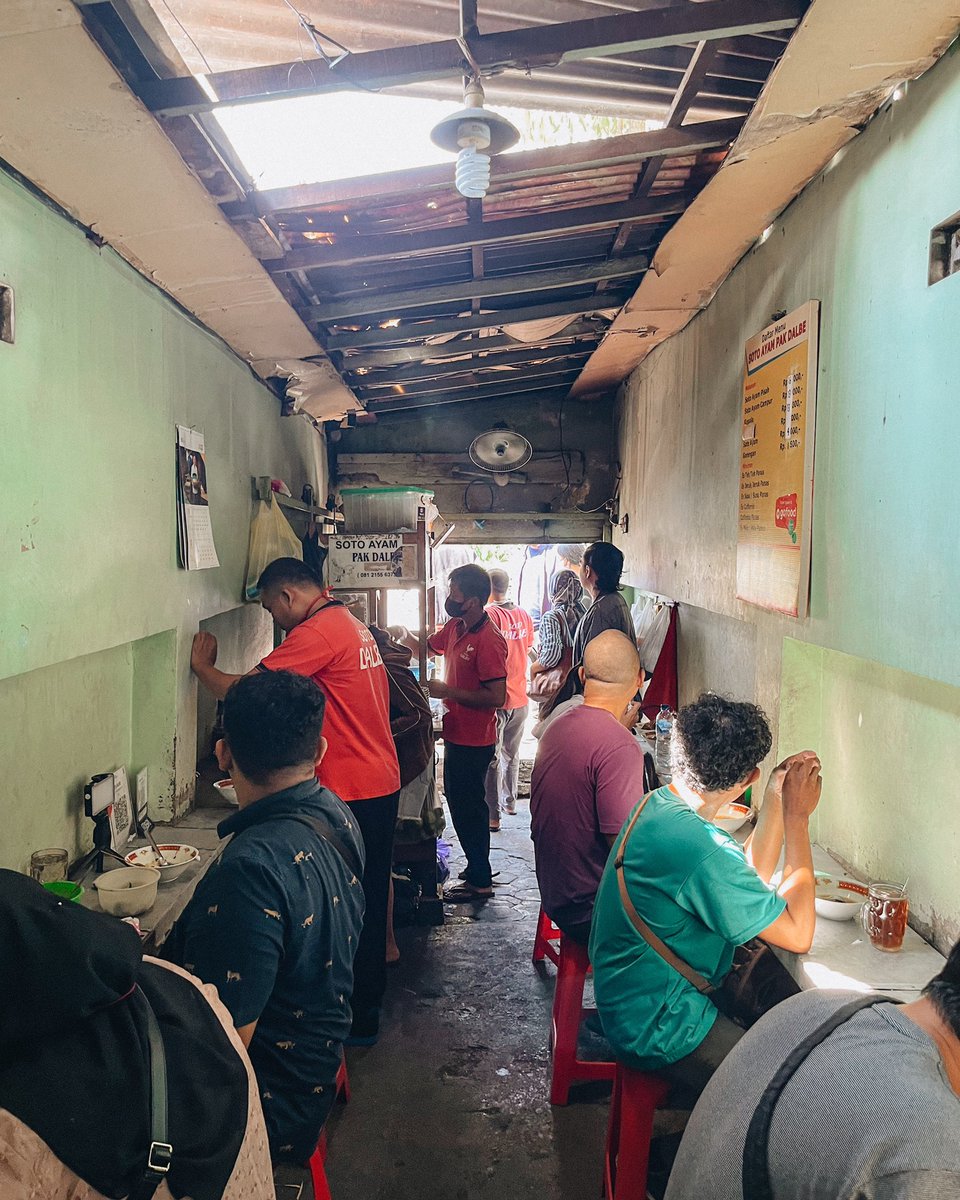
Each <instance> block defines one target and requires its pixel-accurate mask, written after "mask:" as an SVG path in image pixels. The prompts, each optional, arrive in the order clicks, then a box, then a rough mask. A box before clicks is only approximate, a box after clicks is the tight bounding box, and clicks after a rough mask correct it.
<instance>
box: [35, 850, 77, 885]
mask: <svg viewBox="0 0 960 1200" xmlns="http://www.w3.org/2000/svg"><path fill="white" fill-rule="evenodd" d="M68 864H69V855H68V854H67V852H66V850H63V849H60V848H58V847H55V846H50V847H48V848H47V849H46V850H34V852H33V853H32V854H31V855H30V875H31V876H32V877H33V878H34V879H35V880H36V881H37V883H57V882H58V881H59V880H61V879H66V877H67V866H68Z"/></svg>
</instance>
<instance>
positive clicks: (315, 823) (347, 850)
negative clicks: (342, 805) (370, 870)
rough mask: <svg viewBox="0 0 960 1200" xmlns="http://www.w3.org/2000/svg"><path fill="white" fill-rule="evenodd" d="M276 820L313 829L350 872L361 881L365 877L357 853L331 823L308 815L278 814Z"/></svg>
mask: <svg viewBox="0 0 960 1200" xmlns="http://www.w3.org/2000/svg"><path fill="white" fill-rule="evenodd" d="M275 819H276V820H278V821H279V820H281V819H284V820H287V821H299V823H300V824H301V825H306V826H307V828H308V829H312V830H313V832H314V833H315V834H316V835H317V837H320V838H323V840H324V841H325V842H327V843H328V845H330V846H332V847H333V849H334V850H336V852H337V853H338V854H339V855H340V857H341V858H342V859H343V861H344V862H345V863H346V865H347V866H348V867H349V868H350V871H351V872H352V873H353V874H354V875H356V877H357V878H358V879H359V878H360V877H361V876H362V875H363V865H362V864H361V862H360V859H359V858H358V857H357V853H356V851H355V850H354V849H353V847H352V846H348V845H347V843H346V842H345V841H344V840H343V838H341V837H339V836H338V834H337V832H336V830H335V829H334V828H333V825H331V824H330V822H329V821H327V820H324V819H323V818H321V817H310V816H307V814H306V813H277V815H276V818H275Z"/></svg>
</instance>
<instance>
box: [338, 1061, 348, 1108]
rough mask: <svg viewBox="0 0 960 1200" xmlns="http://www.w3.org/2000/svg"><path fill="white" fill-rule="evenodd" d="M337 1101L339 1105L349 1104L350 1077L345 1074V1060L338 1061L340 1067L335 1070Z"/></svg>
mask: <svg viewBox="0 0 960 1200" xmlns="http://www.w3.org/2000/svg"><path fill="white" fill-rule="evenodd" d="M336 1088H337V1099H338V1100H339V1101H340V1103H341V1104H349V1103H350V1076H349V1075H348V1074H347V1060H346V1058H341V1059H340V1067H339V1069H338V1070H337V1082H336Z"/></svg>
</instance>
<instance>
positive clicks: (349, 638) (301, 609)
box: [190, 558, 400, 1045]
mask: <svg viewBox="0 0 960 1200" xmlns="http://www.w3.org/2000/svg"><path fill="white" fill-rule="evenodd" d="M258 587H259V591H260V603H261V604H262V605H263V607H264V608H265V609H266V610H267V611H268V612H269V613H270V615H271V616H272V617H273V619H274V621H276V623H277V624H278V625H279V626H280V628H281V629H283V630H285V631H286V634H287V636H286V638H285V639H284V640H283V642H281V644H280V645H279V646H278V647H277V648H276V649H275V650H273V651H272V652H271V653H270V654H268V655H267V657H266V658H265V659H264V660H263V661H262V662H261V663H259V664H258V665H257V666H256V667H254V671H292V672H293V673H294V674H295V675H306V676H308V677H309V678H311V679H313V680H314V682H315V683H316V684H317V685H318V686H319V688H320V690H321V691H322V692H323V693H324V695H325V696H326V698H327V707H326V717H325V722H324V733H325V735H326V738H327V741H328V744H329V745H328V750H327V753H326V755H325V756H324V758H323V760H322V762H320V763H318V764H317V778H318V779H319V780H320V782H321V783H322V784H323V785H324V787H327V788H329V789H330V791H331V792H333V793H335V795H337V796H339V798H340V799H341V800H344V801H346V803H347V804H349V805H350V810H351V812H352V813H353V815H354V816H355V817H356V818H357V824H358V825H359V827H360V832H361V834H362V835H363V843H364V847H365V850H366V865H365V867H364V872H363V892H364V897H365V899H366V912H365V914H364V918H363V932H362V933H361V935H360V940H359V944H358V946H357V953H356V957H355V959H354V965H353V976H354V982H353V997H352V1000H351V1008H352V1010H353V1028H352V1032H351V1041H352V1042H353V1043H354V1044H361V1045H372V1044H373V1042H374V1041H376V1039H377V1036H378V1034H379V1028H380V1004H381V1001H382V1000H383V993H384V991H385V990H386V985H387V972H386V958H385V952H384V946H385V943H386V936H387V933H386V931H387V893H388V888H389V884H390V870H391V866H392V860H393V833H394V827H395V826H396V821H397V797H398V795H399V791H400V768H399V766H398V764H397V752H396V748H395V746H394V742H393V735H392V734H391V732H390V687H389V682H388V679H387V672H386V670H385V668H384V665H383V660H382V659H381V657H380V650H379V649H378V647H377V643H376V642H375V641H374V638H373V635H372V634H371V633H370V631H369V629H367V627H366V626H365V625H362V624H361V623H360V622H359V621H358V620H357V619H356V617H354V616H353V615H352V614H351V613H349V612H348V611H347V609H346V608H344V606H343V605H342V604H341V603H340V601H339V600H334V599H332V598H331V597H330V595H329V594H328V593H327V592H326V591H325V590H324V588H323V586H322V584H321V583H320V581H319V580H318V579H317V577H316V575H314V573H313V571H311V569H310V568H309V567H307V566H306V565H305V564H304V563H302V562H300V560H299V559H296V558H278V559H276V560H275V561H274V562H272V563H271V564H270V565H269V566H268V567H267V569H266V570H265V571H264V572H263V574H262V575H261V576H260V579H259V582H258ZM216 660H217V641H216V638H215V637H214V636H213V635H212V634H209V633H198V634H197V635H196V637H195V638H194V639H193V652H192V655H191V660H190V665H191V666H192V668H193V671H194V674H195V675H196V676H197V678H198V679H199V680H200V682H201V683H202V684H203V685H204V686H205V687H206V688H207V689H208V690H209V691H211V692H212V693H213V694H214V695H215V696H217V697H218V698H220V699H222V698H223V697H224V696H225V695H226V694H227V691H228V690H229V689H230V687H231V686H232V685H233V684H234V683H235V682H236V680H238V679H239V678H241V677H240V676H239V675H228V674H226V673H225V672H223V671H218V670H217V668H216V665H215V664H216ZM250 674H253V672H250Z"/></svg>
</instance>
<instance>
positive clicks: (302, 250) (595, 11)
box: [86, 0, 804, 412]
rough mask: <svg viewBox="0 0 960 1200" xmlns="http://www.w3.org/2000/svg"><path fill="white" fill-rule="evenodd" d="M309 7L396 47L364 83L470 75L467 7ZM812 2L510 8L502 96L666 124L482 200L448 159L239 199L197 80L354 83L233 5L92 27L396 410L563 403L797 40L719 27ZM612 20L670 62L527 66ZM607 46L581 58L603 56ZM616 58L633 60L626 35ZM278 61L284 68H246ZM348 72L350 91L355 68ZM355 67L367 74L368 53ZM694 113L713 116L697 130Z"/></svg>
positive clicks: (321, 330) (290, 24) (569, 159)
mask: <svg viewBox="0 0 960 1200" xmlns="http://www.w3.org/2000/svg"><path fill="white" fill-rule="evenodd" d="M292 2H293V0H291V3H292ZM300 8H301V11H302V12H303V13H304V15H305V17H306V18H307V19H308V20H309V21H311V22H313V23H314V25H315V26H316V29H317V30H318V31H319V32H320V33H321V34H323V35H325V36H327V37H329V38H333V39H335V40H336V41H337V42H339V43H341V44H342V45H343V46H345V47H347V48H348V49H349V50H351V51H355V52H357V54H358V55H362V54H363V53H365V52H370V51H380V50H383V51H385V52H387V56H388V58H389V59H390V64H391V65H390V67H389V69H387V70H385V72H382V73H381V74H380V75H377V70H378V69H379V63H380V62H381V61H382V60H381V59H379V58H377V57H376V56H374V61H373V62H372V70H373V76H372V77H376V78H395V77H396V76H397V74H398V73H399V75H401V76H402V75H403V72H404V69H405V67H410V69H411V72H412V74H413V75H418V76H420V75H422V74H423V71H422V69H421V64H422V62H423V61H426V60H430V57H431V51H430V46H434V45H446V46H447V47H448V49H447V50H446V51H445V53H446V54H447V58H446V59H445V63H446V66H445V67H444V68H443V69H444V70H446V71H447V73H448V75H449V72H450V67H451V63H452V65H453V66H454V68H458V64H460V63H461V60H460V58H459V57H458V56H459V54H460V50H459V49H458V48H457V43H454V44H453V46H452V53H453V57H452V59H451V57H450V52H449V47H450V41H449V39H451V38H455V37H456V36H457V34H458V32H459V4H458V3H457V2H456V0H434V2H428V3H413V4H407V3H403V4H401V3H399V2H388V0H378V2H375V3H362V4H358V3H356V0H354V2H353V3H342V2H341V3H327V2H326V0H324V3H323V4H321V3H319V0H314V2H312V3H306V2H303V3H302V4H301V5H300ZM803 8H804V3H803V0H712V2H710V3H706V4H703V5H701V4H697V3H685V4H679V5H656V4H653V5H652V4H650V3H634V4H625V5H613V4H608V3H605V2H603V0H599V2H597V3H593V2H591V0H517V3H515V4H513V3H511V5H510V9H509V11H507V10H506V6H505V5H502V4H501V5H498V6H493V5H491V6H487V5H485V4H481V5H480V9H479V13H478V23H479V28H480V35H481V37H480V42H481V43H482V40H483V37H484V36H486V35H487V34H488V33H496V32H497V31H502V30H510V31H519V32H518V33H517V35H516V37H515V38H508V39H507V44H506V45H504V43H503V42H502V41H501V42H498V43H496V53H497V54H500V53H506V55H507V58H508V59H509V60H510V61H512V62H514V64H515V66H516V67H517V68H519V67H520V66H528V67H529V69H527V70H523V69H508V70H505V71H503V72H502V73H494V74H493V75H491V76H486V75H485V76H484V86H485V88H486V91H487V94H488V97H489V98H490V100H491V101H493V102H497V101H500V102H503V103H509V104H514V105H516V104H520V105H523V104H525V103H527V104H529V103H531V102H536V103H542V104H545V105H549V106H550V107H553V108H562V109H565V110H569V111H574V110H580V109H586V110H589V111H593V112H603V111H615V112H616V113H618V114H619V115H632V114H636V113H640V112H642V113H647V114H649V113H650V112H655V113H656V115H657V116H658V117H659V118H660V120H661V121H663V122H665V125H666V127H665V128H663V129H661V130H659V131H657V130H651V131H648V132H646V133H640V134H630V135H623V136H620V137H615V138H610V139H606V140H598V141H595V142H590V143H585V144H584V143H581V144H579V145H571V146H555V147H550V148H548V149H545V150H539V151H525V152H523V153H519V154H511V155H502V156H500V157H499V158H497V159H495V160H494V162H493V172H492V184H491V187H490V190H489V192H488V194H487V196H486V197H485V198H484V199H483V201H470V202H468V201H466V200H464V199H463V197H461V196H460V195H459V194H458V193H457V192H456V191H455V189H454V187H453V163H452V162H451V163H450V164H448V165H444V166H440V167H424V168H418V169H414V170H407V171H399V172H393V173H391V174H390V175H382V176H371V177H366V178H362V179H352V180H338V181H335V182H332V183H323V184H315V185H305V186H301V187H291V188H284V189H277V190H276V191H272V192H256V191H252V190H249V189H244V188H243V187H242V186H241V185H240V183H239V182H238V178H237V176H236V174H235V173H234V174H233V175H231V173H230V170H229V167H230V165H231V163H230V151H229V147H224V146H223V145H222V144H220V145H219V146H218V143H217V135H216V133H215V132H214V131H212V130H211V128H210V125H209V124H205V123H204V121H205V118H204V116H203V113H202V108H203V106H204V105H206V107H208V108H209V101H208V100H206V99H204V98H203V97H202V95H201V101H202V103H200V104H198V102H197V96H198V95H200V93H198V90H197V88H196V85H195V84H194V82H193V80H192V79H191V78H190V77H189V76H187V75H186V70H187V69H191V70H197V71H202V72H207V73H214V74H217V75H218V77H217V79H214V80H212V81H211V84H212V85H214V87H213V90H214V92H215V93H216V95H224V94H227V95H231V94H232V95H242V96H244V97H252V96H254V95H258V94H269V95H278V94H281V93H282V92H283V90H284V89H285V88H288V89H289V88H299V89H300V90H303V86H304V85H303V78H304V73H303V70H301V69H300V61H301V60H302V61H303V62H307V61H308V60H311V56H312V62H313V65H314V67H315V68H316V71H315V73H316V75H317V76H318V77H321V76H322V77H323V80H324V81H325V82H323V87H325V88H329V87H330V86H337V87H340V86H342V78H343V77H337V76H336V75H335V74H334V73H333V72H331V71H330V70H329V68H327V67H324V66H323V64H322V63H321V62H320V59H319V58H317V56H316V51H315V48H314V46H313V44H312V42H311V39H310V38H309V37H308V36H307V34H306V32H305V30H304V28H303V27H302V26H301V25H300V24H299V22H298V18H297V16H296V14H295V12H294V11H293V10H292V8H291V7H290V4H288V3H287V0H232V2H231V3H230V4H229V5H226V6H225V5H224V4H223V3H222V2H219V0H112V5H111V4H110V3H107V2H106V0H104V2H103V3H99V4H96V5H95V6H94V8H93V9H88V10H86V11H87V12H88V14H89V17H90V20H91V22H92V24H94V26H96V25H97V23H98V22H99V24H100V27H101V35H102V36H101V42H102V44H104V45H105V46H106V48H107V50H108V52H110V53H112V55H113V57H114V60H115V61H117V62H118V65H119V66H120V68H121V69H122V70H124V72H125V73H126V76H127V78H128V79H129V80H130V82H131V86H133V87H134V89H135V90H138V89H139V90H140V94H141V95H142V96H144V97H145V98H146V99H147V100H148V102H149V103H150V104H151V106H152V107H153V108H154V110H155V111H157V112H159V113H163V112H169V113H171V114H173V113H188V114H192V115H171V116H162V115H161V116H160V117H159V119H160V120H161V123H162V124H163V125H164V127H165V128H166V129H167V130H168V132H169V134H170V136H171V139H172V140H173V141H174V142H175V144H176V145H177V146H178V148H180V150H181V153H182V154H183V155H184V157H185V158H186V160H187V161H188V163H190V165H191V166H192V167H193V169H194V170H195V171H196V172H197V174H198V175H199V177H200V178H202V179H204V180H205V181H206V182H207V185H208V187H209V188H210V189H211V191H213V192H214V194H215V195H217V196H218V199H220V200H221V202H222V209H223V211H224V213H225V215H226V216H227V217H229V219H230V220H231V221H233V222H234V224H235V227H236V228H237V230H238V232H240V233H241V235H242V236H243V237H245V239H246V240H247V242H248V244H250V245H251V246H252V247H254V248H255V249H256V250H257V252H258V253H259V254H260V255H261V257H262V260H263V264H264V267H265V268H266V269H267V270H268V271H269V272H270V273H271V274H272V275H273V277H274V279H275V280H276V283H277V286H278V287H279V288H280V290H281V291H282V293H283V294H284V296H286V298H287V299H288V300H289V302H290V303H291V304H292V305H293V306H294V308H295V309H296V310H297V312H298V313H299V314H300V315H301V317H302V319H303V320H304V322H305V323H306V324H307V325H308V326H309V328H310V329H311V331H312V332H314V333H315V334H316V336H317V337H318V339H319V341H320V343H321V344H322V345H323V346H324V349H325V350H326V351H327V353H328V354H330V356H331V358H332V360H333V362H334V364H335V365H336V366H337V368H338V370H339V371H340V372H341V375H342V377H343V379H344V381H345V382H346V383H347V384H348V386H349V387H350V388H351V389H352V390H353V392H354V394H355V395H356V396H357V398H358V400H359V401H360V403H361V404H362V405H363V406H364V407H366V408H367V409H368V411H372V412H389V411H397V410H399V409H401V408H410V407H413V406H420V405H425V404H444V403H448V402H454V401H462V400H467V399H469V400H481V399H483V398H484V397H486V396H504V395H509V396H514V397H516V398H517V400H518V401H522V400H523V398H524V397H525V396H529V397H531V398H533V396H534V395H535V396H537V397H538V398H540V399H542V398H543V397H544V396H546V397H548V398H552V397H556V398H557V399H559V398H561V397H563V396H565V395H566V394H567V393H568V391H569V389H570V387H571V385H572V384H573V383H574V381H575V380H576V379H577V377H578V375H579V374H580V372H581V370H582V368H583V365H584V363H585V362H586V360H587V358H588V357H589V355H590V353H591V352H592V350H594V349H595V348H596V346H597V345H598V344H599V341H600V339H601V338H602V336H603V333H604V331H605V330H606V328H607V327H608V325H609V323H610V321H611V320H612V318H613V317H614V316H615V314H616V312H617V310H618V309H620V307H621V306H622V305H623V304H624V303H625V301H626V300H627V299H629V298H630V297H631V296H632V295H633V294H634V293H635V291H636V289H637V286H638V284H639V282H640V280H641V279H642V277H643V273H644V271H645V270H646V268H647V266H648V264H649V262H650V261H651V260H652V258H653V256H654V254H655V252H656V249H657V247H658V245H659V243H660V241H661V239H662V238H663V237H664V236H665V235H666V234H667V233H668V232H669V230H670V229H671V228H672V227H673V225H674V224H675V223H676V221H677V220H678V218H679V217H680V216H681V215H682V213H683V212H684V210H685V208H686V207H687V205H688V204H689V203H690V202H691V201H692V200H693V199H694V198H695V196H696V195H697V194H698V193H699V192H700V190H701V189H702V188H703V187H704V185H705V184H706V183H707V182H708V181H709V180H710V179H711V178H712V177H713V175H714V174H715V173H716V171H717V170H718V168H719V166H720V165H721V163H722V162H723V159H724V157H725V155H726V153H727V151H728V149H729V146H730V145H731V143H732V142H733V140H734V138H735V137H736V135H737V133H738V131H739V129H740V127H741V125H742V121H743V116H744V115H745V114H746V113H747V112H748V111H749V109H750V107H751V105H752V104H753V102H754V100H755V99H756V97H757V96H758V94H759V92H760V89H761V88H762V86H763V84H764V81H765V80H766V78H767V76H768V75H769V72H770V71H771V70H772V68H773V66H774V65H775V63H776V61H777V59H778V57H779V55H780V54H782V52H783V50H784V47H785V45H786V40H787V34H786V32H778V33H770V34H767V35H764V36H760V35H757V34H756V33H755V32H750V33H742V34H741V35H740V36H726V34H727V31H728V30H737V29H741V30H742V29H756V28H757V27H758V18H759V21H760V24H762V25H764V27H767V26H769V25H772V24H774V23H776V22H777V21H780V22H781V23H782V22H783V21H784V20H786V21H788V22H789V21H794V22H795V21H796V20H798V19H799V16H800V15H801V14H802V11H803ZM638 13H639V14H644V13H649V14H650V21H647V20H646V17H636V18H634V17H632V16H631V14H638ZM614 14H616V15H617V16H618V17H622V18H623V19H622V20H619V19H618V20H616V21H614V22H612V23H611V22H609V21H607V22H601V24H603V25H604V29H605V30H606V29H608V28H613V29H614V30H615V36H618V35H619V34H620V32H621V31H622V28H623V25H624V22H626V21H628V19H629V20H630V21H632V22H633V23H632V25H631V29H636V28H637V27H638V26H639V25H643V30H642V31H641V33H642V36H641V37H639V38H634V37H632V35H631V38H630V39H629V44H631V45H638V44H641V43H642V44H644V45H647V44H652V43H653V42H657V47H656V48H654V49H646V50H644V51H642V52H637V53H630V54H612V55H608V56H606V57H596V58H583V59H576V60H575V61H562V62H560V63H559V65H553V66H544V65H543V64H542V63H540V62H530V61H528V59H527V58H523V55H525V54H527V52H528V50H527V48H529V46H530V45H531V40H530V36H529V29H530V27H536V28H537V29H538V30H539V29H542V30H543V44H544V45H546V44H547V43H548V42H549V41H552V42H553V43H554V44H556V42H557V39H563V38H567V37H570V36H572V35H571V34H570V33H569V31H568V30H567V28H566V27H564V28H563V29H562V30H560V29H559V28H558V23H560V22H569V21H584V20H589V19H591V18H596V17H598V16H599V17H601V18H607V17H610V16H611V15H614ZM658 14H660V15H658ZM117 16H119V18H120V19H121V21H123V22H125V25H123V24H120V22H118V21H117V20H116V18H117ZM768 17H769V18H770V19H767V18H768ZM710 20H712V21H713V22H714V23H713V25H712V26H710V28H709V29H707V28H706V26H707V25H708V24H709V21H710ZM657 22H660V23H661V24H662V23H663V22H668V23H669V22H687V23H686V24H683V26H682V28H683V29H684V30H685V31H687V30H690V29H692V28H698V29H702V30H703V36H704V38H706V39H707V40H702V41H698V42H697V43H696V44H693V45H683V44H664V43H665V42H669V41H670V39H669V38H666V39H662V38H661V39H659V41H658V39H657V38H656V37H647V36H646V32H647V27H648V26H651V27H652V24H651V23H653V24H655V23H657ZM581 28H582V27H581ZM594 28H595V26H594V25H593V24H591V30H593V29H594ZM658 28H660V25H658ZM673 28H674V30H675V31H676V30H678V29H679V28H680V24H677V23H675V24H674V26H673ZM128 32H129V33H130V34H131V35H132V36H127V34H128ZM710 38H713V39H714V40H710ZM676 40H677V35H676V33H675V35H674V42H676ZM418 43H421V44H422V45H421V47H420V49H417V48H416V47H417V44H418ZM533 44H534V46H535V47H536V45H538V44H539V43H537V42H536V38H534V42H533ZM599 44H600V43H599V42H598V41H596V40H594V41H587V42H585V43H583V45H584V46H586V47H588V48H589V50H590V51H592V48H593V47H595V46H597V45H599ZM619 44H620V45H625V44H627V42H626V41H625V39H624V38H623V37H622V36H620V37H619ZM485 45H492V44H491V43H485ZM603 45H604V47H605V48H606V46H607V43H603ZM473 46H474V48H476V46H477V43H476V42H474V43H473ZM460 47H461V48H463V43H462V41H461V43H460ZM518 47H519V48H520V49H517V48H518ZM581 48H582V47H581ZM331 49H332V46H331ZM518 54H519V55H520V57H519V58H518V57H517V56H518ZM356 61H357V62H359V59H358V60H356ZM498 61H507V59H503V60H498ZM398 62H399V72H398V69H397V63H398ZM278 63H280V64H290V66H289V67H288V68H283V67H281V68H279V69H265V70H264V71H263V72H261V71H250V70H249V68H252V67H256V68H270V67H271V64H278ZM348 68H351V59H350V58H349V57H348V58H347V59H345V60H344V67H343V69H344V70H346V69H348ZM351 69H353V70H354V72H355V75H354V76H353V78H359V77H360V73H361V67H360V66H354V67H352V68H351ZM363 69H365V70H368V71H369V70H370V69H371V60H370V59H369V58H368V59H367V60H366V66H365V67H364V68H363ZM221 72H238V74H235V75H233V76H225V75H223V74H218V73H221ZM454 74H457V69H455V70H454ZM171 76H174V77H178V78H173V79H171V78H170V77H171ZM307 76H308V78H310V72H309V71H308V72H307ZM366 77H368V78H369V77H371V76H370V75H369V74H368V75H367V76H366ZM348 78H349V77H348ZM338 79H340V80H341V82H338ZM170 84H173V89H172V90H171V87H170V86H169V85H170ZM311 86H314V85H311ZM459 88H460V81H459V78H454V79H450V78H447V79H445V80H440V81H438V82H437V83H436V84H433V83H430V82H429V81H428V82H427V83H426V84H424V83H423V82H422V80H421V82H419V83H418V84H417V86H416V88H415V89H412V90H415V91H417V92H418V93H419V94H424V93H425V92H433V93H434V94H436V93H438V92H439V93H443V94H449V95H451V96H458V94H459ZM231 89H233V90H232V91H231ZM236 89H239V92H238V91H237V90H236ZM278 89H279V90H278ZM191 97H192V98H191ZM167 98H170V99H167ZM696 116H700V117H705V118H706V117H709V118H711V119H709V120H704V121H699V122H698V121H694V120H692V118H693V117H696ZM201 135H202V136H201ZM217 150H219V157H217V155H216V153H215V151H217Z"/></svg>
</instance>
